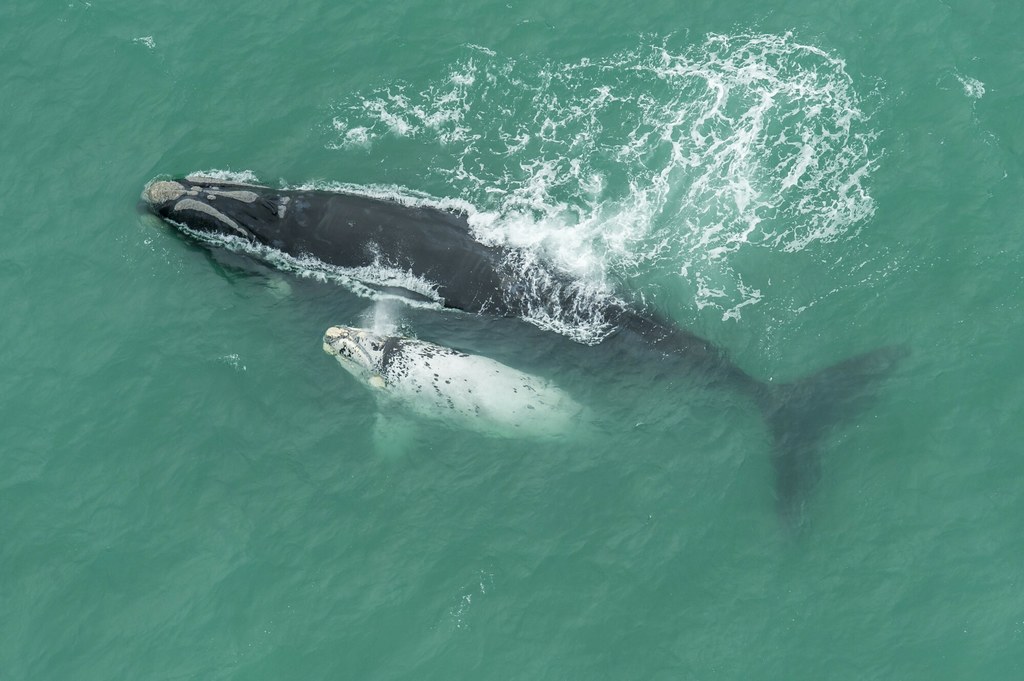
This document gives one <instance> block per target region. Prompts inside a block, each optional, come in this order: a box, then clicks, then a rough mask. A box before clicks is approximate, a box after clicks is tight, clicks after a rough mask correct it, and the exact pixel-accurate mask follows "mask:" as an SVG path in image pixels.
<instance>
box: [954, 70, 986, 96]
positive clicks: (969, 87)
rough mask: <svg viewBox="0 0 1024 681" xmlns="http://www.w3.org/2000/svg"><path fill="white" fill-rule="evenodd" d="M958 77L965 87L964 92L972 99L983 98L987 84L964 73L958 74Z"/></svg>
mask: <svg viewBox="0 0 1024 681" xmlns="http://www.w3.org/2000/svg"><path fill="white" fill-rule="evenodd" d="M956 79H957V80H959V81H960V84H961V85H963V87H964V94H965V95H967V96H968V97H971V98H972V99H981V98H982V97H983V96H984V95H985V84H984V83H982V82H981V81H980V80H978V79H977V78H971V77H970V76H965V75H963V74H962V73H957V74H956Z"/></svg>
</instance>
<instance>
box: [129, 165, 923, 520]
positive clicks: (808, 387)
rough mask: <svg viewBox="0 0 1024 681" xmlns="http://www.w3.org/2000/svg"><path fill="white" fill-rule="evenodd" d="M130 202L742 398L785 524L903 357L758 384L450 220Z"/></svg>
mask: <svg viewBox="0 0 1024 681" xmlns="http://www.w3.org/2000/svg"><path fill="white" fill-rule="evenodd" d="M142 198H143V200H144V202H145V204H146V207H147V208H148V210H150V211H151V212H153V213H155V214H156V215H157V216H159V217H160V218H162V219H163V220H165V221H166V222H168V223H169V224H171V225H173V226H175V227H177V228H178V229H180V230H181V231H182V232H184V233H186V234H188V235H190V236H192V237H195V238H198V239H200V240H202V241H204V242H206V243H208V244H210V245H211V246H212V247H217V246H227V247H228V248H241V249H242V250H243V252H245V253H247V254H249V255H252V256H253V257H254V258H256V259H258V260H262V261H263V262H264V263H266V264H269V265H271V266H275V267H280V268H283V269H289V268H291V269H296V268H308V269H313V270H316V271H319V272H325V273H327V274H330V275H332V276H336V277H337V278H339V279H341V280H343V281H346V282H349V283H351V284H354V285H358V286H363V287H365V290H364V291H363V292H364V293H365V292H366V291H370V292H372V291H381V290H385V289H386V290H388V291H389V292H393V291H399V292H402V293H403V294H404V295H405V297H406V298H407V299H408V300H409V301H411V302H425V303H427V304H431V305H435V306H437V307H446V308H454V309H458V310H463V311H465V312H470V313H477V314H491V315H500V316H506V317H519V318H522V319H524V320H526V321H528V322H531V323H533V324H535V325H537V326H541V327H542V328H549V329H555V330H562V331H566V330H569V331H570V332H571V330H572V329H578V328H580V327H581V326H589V327H590V328H598V329H601V330H602V333H601V334H600V336H599V337H598V338H597V339H596V340H597V341H600V342H599V347H601V348H604V352H603V353H599V354H596V355H595V359H598V360H599V361H598V362H597V363H604V364H608V363H617V364H618V363H622V362H636V363H639V364H644V365H646V366H652V367H654V368H655V371H656V374H657V376H659V377H663V378H664V379H665V382H666V383H674V382H675V380H676V377H682V376H685V377H686V378H687V379H688V381H689V382H691V383H695V384H698V385H707V386H712V387H720V388H726V389H729V390H733V391H736V392H738V393H740V394H743V395H745V396H747V397H749V398H750V399H751V400H752V401H753V402H754V403H755V404H756V405H757V406H758V408H759V409H760V411H761V414H762V416H763V418H764V420H765V423H766V425H767V429H768V432H769V434H770V435H771V439H772V462H773V466H774V471H775V490H776V500H777V504H778V508H779V512H780V514H781V516H782V517H783V518H784V519H785V520H786V521H787V522H790V523H795V522H798V521H799V520H800V517H801V515H802V509H803V505H804V502H805V500H806V499H807V496H808V494H809V492H810V491H811V490H812V489H813V488H814V486H815V484H816V482H817V479H818V476H819V460H820V450H821V440H822V438H823V436H824V435H825V434H826V433H827V432H828V431H829V430H830V429H831V428H832V427H833V426H835V425H837V424H838V423H839V422H841V421H843V420H845V419H848V418H850V417H852V416H853V415H854V414H856V413H857V411H858V410H859V408H860V407H861V406H862V405H863V402H864V400H865V398H867V397H869V396H870V394H871V389H872V388H873V387H874V386H875V385H877V383H878V381H879V380H880V379H882V378H883V377H884V376H886V375H887V374H888V373H889V372H890V371H891V370H892V368H893V366H894V365H895V363H896V361H897V360H898V359H899V358H900V357H901V356H902V355H903V354H905V353H904V350H903V349H902V348H900V347H894V346H890V347H884V348H881V349H877V350H874V351H871V352H867V353H865V354H862V355H858V356H856V357H853V358H851V359H848V360H845V361H843V362H840V363H839V364H836V365H834V366H832V367H829V368H826V369H824V370H821V371H819V372H817V373H814V374H812V375H810V376H808V377H806V378H803V379H799V380H796V381H793V382H791V383H781V384H780V383H768V382H765V381H760V380H758V379H756V378H754V377H753V376H751V375H749V374H748V373H747V372H746V371H744V370H743V369H742V368H740V367H739V366H737V365H736V364H734V363H733V362H731V361H730V360H729V358H728V357H727V356H726V354H725V353H724V352H723V351H721V350H720V349H719V348H717V347H716V346H715V345H713V344H712V343H710V342H709V341H707V340H705V339H703V338H701V337H700V336H697V335H696V334H693V333H691V332H689V331H687V330H685V329H682V328H679V327H678V326H676V325H675V324H672V323H671V322H668V321H666V320H664V319H662V318H661V317H660V316H658V315H657V314H656V313H653V312H651V311H648V310H644V309H640V308H637V307H635V306H632V305H629V304H626V303H625V302H623V301H622V300H620V299H618V298H617V297H615V296H611V295H602V294H595V293H594V292H593V291H592V290H590V289H589V288H588V287H586V286H584V285H582V284H581V282H578V281H576V280H574V279H572V278H571V277H568V276H566V275H564V274H563V273H561V272H559V271H557V270H556V269H554V268H553V267H549V266H546V265H545V264H543V263H539V262H537V259H536V258H535V257H533V254H531V253H527V252H524V251H522V250H519V249H516V248H512V247H503V246H494V245H488V244H483V243H481V242H479V241H478V240H476V239H475V238H474V237H473V233H472V229H471V227H470V225H469V221H468V219H467V216H466V215H464V214H462V213H459V212H457V211H449V210H442V209H439V208H435V207H431V206H424V205H409V204H407V203H404V202H399V201H395V200H388V199H383V198H376V197H371V196H365V195H361V194H356V193H345V192H332V191H323V190H316V189H275V188H272V187H265V186H260V185H255V184H245V183H238V182H228V181H224V180H220V179H215V178H206V177H197V176H192V177H185V178H181V179H175V180H154V181H152V182H150V183H149V184H148V185H147V186H146V188H145V189H144V191H143V195H142ZM590 342H593V340H592V338H591V340H590Z"/></svg>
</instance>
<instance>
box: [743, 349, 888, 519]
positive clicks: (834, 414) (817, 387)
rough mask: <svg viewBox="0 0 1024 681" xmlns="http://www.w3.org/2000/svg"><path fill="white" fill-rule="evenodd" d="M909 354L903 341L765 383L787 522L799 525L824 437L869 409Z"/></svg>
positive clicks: (763, 399) (763, 401)
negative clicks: (877, 392) (876, 393)
mask: <svg viewBox="0 0 1024 681" xmlns="http://www.w3.org/2000/svg"><path fill="white" fill-rule="evenodd" d="M907 354H908V351H907V349H906V348H905V347H903V346H887V347H883V348H879V349H876V350H873V351H871V352H866V353H864V354H861V355H857V356H856V357H851V358H850V359H847V360H844V361H842V362H839V363H838V364H834V365H832V366H830V367H828V368H826V369H822V370H821V371H819V372H817V373H815V374H812V375H811V376H808V377H806V378H802V379H798V380H796V381H793V382H791V383H784V384H780V385H772V384H764V385H763V389H762V391H761V392H760V393H759V394H758V395H757V402H758V405H759V406H760V408H761V413H762V415H763V417H764V420H765V423H766V424H767V425H768V430H769V432H770V434H771V437H772V464H773V468H774V471H775V495H776V501H777V503H778V510H779V515H780V517H781V518H782V519H783V520H784V521H785V522H786V524H787V525H789V526H790V527H796V526H799V525H800V521H801V519H802V515H803V507H804V503H805V501H806V500H807V496H808V494H809V493H810V492H811V490H812V489H813V488H814V486H815V484H816V483H817V482H818V478H819V477H820V469H821V439H822V437H824V436H825V435H826V434H827V433H828V432H829V431H830V430H831V429H832V428H833V427H835V426H837V425H839V424H841V423H842V422H844V421H846V420H848V419H850V418H853V417H854V416H856V415H857V414H858V413H859V412H861V411H862V410H863V409H865V408H866V407H867V406H868V405H869V403H870V402H871V399H872V398H873V397H874V390H873V389H874V388H875V386H876V385H877V384H878V383H879V382H880V381H881V380H882V379H884V378H885V377H886V376H888V375H889V374H890V373H891V372H892V370H893V369H894V368H895V367H896V364H897V362H899V361H900V360H901V359H902V358H903V357H905V356H906V355H907Z"/></svg>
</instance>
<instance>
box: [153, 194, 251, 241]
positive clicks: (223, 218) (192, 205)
mask: <svg viewBox="0 0 1024 681" xmlns="http://www.w3.org/2000/svg"><path fill="white" fill-rule="evenodd" d="M186 210H191V211H195V212H197V213H203V214H204V215H209V216H210V217H211V218H213V219H214V220H217V221H218V222H220V223H221V224H223V225H225V226H227V227H230V228H231V229H233V230H235V231H236V232H238V233H239V234H241V235H242V236H248V233H247V232H246V231H245V230H244V229H242V228H241V227H239V226H238V223H237V222H235V221H234V220H232V219H231V218H229V217H228V216H227V215H224V213H221V212H220V211H219V210H217V209H216V208H214V207H213V206H210V205H209V204H206V203H203V202H202V201H196V200H195V199H182V200H181V201H178V202H177V203H176V204H174V211H173V212H172V214H171V216H170V217H171V218H172V219H173V218H174V213H177V212H180V211H186Z"/></svg>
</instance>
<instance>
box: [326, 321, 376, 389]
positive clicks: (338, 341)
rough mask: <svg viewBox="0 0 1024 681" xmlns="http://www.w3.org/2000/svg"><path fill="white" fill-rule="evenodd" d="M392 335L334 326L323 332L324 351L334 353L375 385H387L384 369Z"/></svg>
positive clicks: (359, 375)
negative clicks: (382, 374)
mask: <svg viewBox="0 0 1024 681" xmlns="http://www.w3.org/2000/svg"><path fill="white" fill-rule="evenodd" d="M389 340H391V339H389V338H385V337H384V336H381V335H379V334H376V333H374V332H373V331H370V330H369V329H360V328H357V327H354V326H332V327H331V328H329V329H327V331H326V332H324V352H326V353H327V354H328V355H331V356H333V357H334V358H335V359H337V360H338V363H339V364H341V366H342V367H344V368H345V370H346V371H348V372H349V373H350V374H352V375H353V376H355V377H356V378H358V379H361V380H363V381H366V382H367V383H369V384H370V386H372V387H375V388H383V387H384V379H383V378H382V377H381V375H380V374H381V371H382V368H383V363H384V355H385V353H386V352H387V350H388V348H389Z"/></svg>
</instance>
